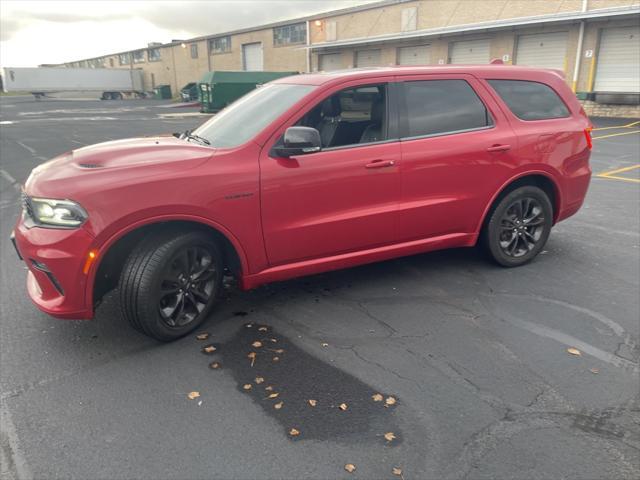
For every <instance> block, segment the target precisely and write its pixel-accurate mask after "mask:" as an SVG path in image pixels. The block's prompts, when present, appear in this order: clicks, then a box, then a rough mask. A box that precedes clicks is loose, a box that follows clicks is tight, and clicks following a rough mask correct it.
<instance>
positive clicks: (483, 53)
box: [450, 38, 491, 65]
mask: <svg viewBox="0 0 640 480" xmlns="http://www.w3.org/2000/svg"><path fill="white" fill-rule="evenodd" d="M450 57H451V63H466V64H480V65H486V64H488V63H489V61H490V60H491V59H490V58H489V39H488V38H487V39H483V40H467V41H464V42H454V43H453V44H452V45H451V55H450Z"/></svg>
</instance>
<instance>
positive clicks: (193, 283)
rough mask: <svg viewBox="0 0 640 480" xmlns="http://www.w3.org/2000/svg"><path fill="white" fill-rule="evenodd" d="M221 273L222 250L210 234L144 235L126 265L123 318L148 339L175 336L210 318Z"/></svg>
mask: <svg viewBox="0 0 640 480" xmlns="http://www.w3.org/2000/svg"><path fill="white" fill-rule="evenodd" d="M222 275H223V262H222V254H221V252H220V248H219V247H218V245H217V243H216V242H215V241H214V240H213V239H211V237H210V236H208V235H206V234H204V233H202V232H187V233H175V232H174V233H166V234H162V235H159V236H156V237H153V236H151V237H146V238H145V239H143V240H142V242H140V243H139V244H138V246H137V247H136V248H135V249H134V250H133V251H132V252H131V254H130V255H129V257H128V258H127V260H126V262H125V264H124V266H123V269H122V273H121V276H120V309H121V312H122V316H123V317H124V318H125V319H126V320H127V321H128V322H129V323H130V324H131V326H132V327H133V328H135V329H136V330H138V331H141V332H142V333H144V334H146V335H148V336H150V337H153V338H155V339H157V340H160V341H163V342H169V341H172V340H176V339H178V338H180V337H183V336H184V335H186V334H188V333H189V332H191V331H192V330H194V329H195V328H197V327H198V326H199V325H200V324H201V323H202V322H203V321H204V320H205V319H206V318H207V315H208V314H209V312H210V311H211V308H212V307H213V306H214V305H215V303H216V299H217V297H218V294H219V292H220V289H221V286H222Z"/></svg>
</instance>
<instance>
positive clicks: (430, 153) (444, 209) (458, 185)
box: [399, 75, 516, 241]
mask: <svg viewBox="0 0 640 480" xmlns="http://www.w3.org/2000/svg"><path fill="white" fill-rule="evenodd" d="M425 78H428V79H425ZM401 84H402V86H403V88H402V92H403V94H402V95H401V101H400V102H399V104H400V116H399V118H400V136H401V145H402V167H401V177H402V186H401V190H402V198H401V206H400V217H399V221H400V235H401V238H400V240H401V241H409V240H418V239H424V238H430V237H437V236H442V235H449V234H469V233H473V232H474V231H475V229H476V227H477V224H478V222H479V220H480V218H481V216H482V213H483V211H484V208H485V206H486V205H487V203H488V202H489V200H490V198H491V196H492V194H493V193H494V192H495V191H496V189H497V188H499V186H500V185H501V182H502V181H503V180H504V178H505V176H506V174H507V172H508V171H509V170H510V164H511V162H512V156H511V153H510V152H511V150H510V149H513V150H515V148H516V145H515V144H514V142H515V137H514V135H513V133H512V129H511V126H510V125H509V124H508V122H507V119H506V118H505V117H504V115H503V114H502V112H501V111H500V109H499V108H498V106H497V105H496V103H495V102H494V101H493V100H492V98H491V97H489V95H487V94H486V90H484V89H483V87H482V85H480V83H479V82H478V81H477V80H476V79H475V78H473V77H471V76H468V75H450V76H446V77H445V76H441V75H429V76H421V77H412V78H408V79H405V80H404V81H402V82H401ZM478 92H484V94H483V95H482V97H480V95H479V93H478ZM481 94H482V93H481ZM501 148H504V150H501ZM491 150H495V151H491Z"/></svg>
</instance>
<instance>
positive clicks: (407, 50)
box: [398, 45, 431, 65]
mask: <svg viewBox="0 0 640 480" xmlns="http://www.w3.org/2000/svg"><path fill="white" fill-rule="evenodd" d="M430 63H431V49H430V47H429V45H420V46H419V47H401V48H398V65H429V64H430Z"/></svg>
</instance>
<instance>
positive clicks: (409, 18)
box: [400, 7, 418, 32]
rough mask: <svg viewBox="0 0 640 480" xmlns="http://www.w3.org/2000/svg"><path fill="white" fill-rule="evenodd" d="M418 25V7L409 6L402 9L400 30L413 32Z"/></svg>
mask: <svg viewBox="0 0 640 480" xmlns="http://www.w3.org/2000/svg"><path fill="white" fill-rule="evenodd" d="M417 27H418V7H409V8H404V9H402V18H401V24H400V30H401V31H403V32H411V31H413V30H415V29H416V28H417Z"/></svg>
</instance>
